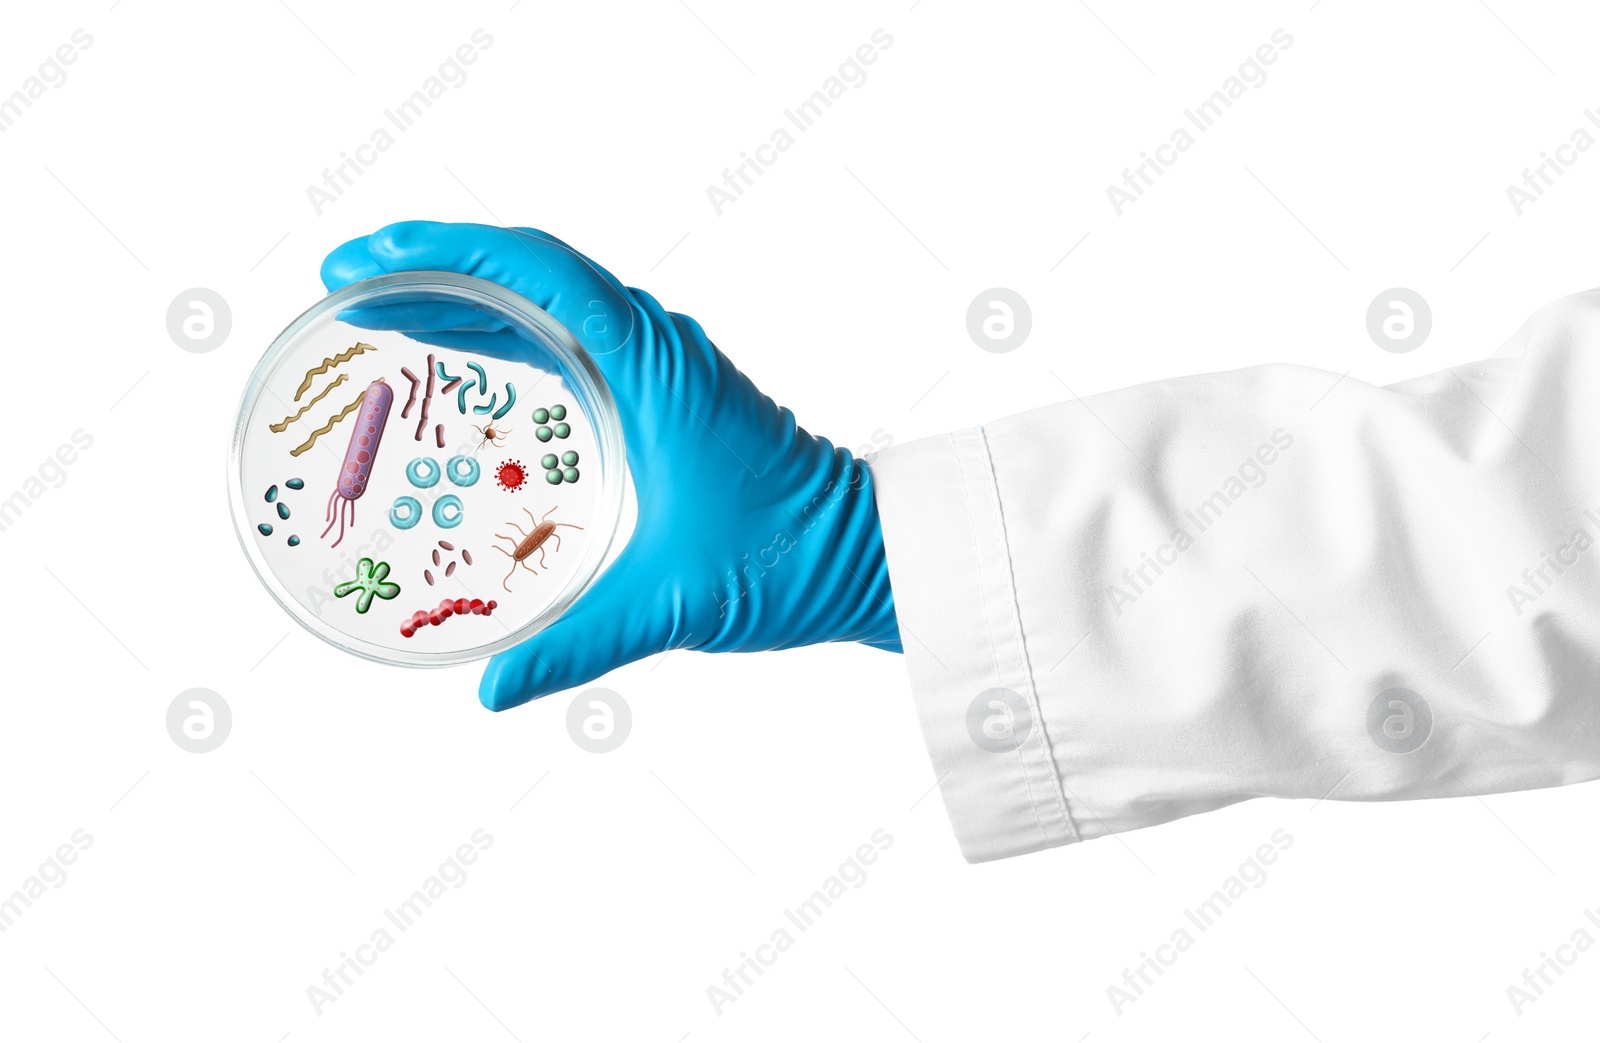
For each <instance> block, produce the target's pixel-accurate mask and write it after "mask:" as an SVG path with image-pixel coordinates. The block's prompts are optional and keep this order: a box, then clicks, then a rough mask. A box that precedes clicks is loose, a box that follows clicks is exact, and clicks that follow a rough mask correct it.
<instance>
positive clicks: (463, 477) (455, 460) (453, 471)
mask: <svg viewBox="0 0 1600 1043" xmlns="http://www.w3.org/2000/svg"><path fill="white" fill-rule="evenodd" d="M462 464H466V471H465V473H457V472H459V471H460V470H461V465H462ZM444 469H445V473H446V474H448V475H449V476H450V480H451V481H452V482H454V483H456V484H457V485H459V486H461V487H462V488H466V487H467V486H469V485H473V484H475V483H476V482H477V481H478V475H479V474H480V473H481V472H480V471H479V469H478V461H477V460H474V459H473V458H472V457H470V456H452V457H451V458H450V462H449V463H447V464H445V465H444Z"/></svg>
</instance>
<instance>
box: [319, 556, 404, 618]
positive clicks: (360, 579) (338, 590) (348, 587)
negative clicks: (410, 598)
mask: <svg viewBox="0 0 1600 1043" xmlns="http://www.w3.org/2000/svg"><path fill="white" fill-rule="evenodd" d="M388 576H389V563H388V562H386V561H380V562H377V563H376V564H374V562H373V560H372V559H371V558H362V559H361V560H360V561H358V562H356V578H355V579H352V580H346V581H345V582H343V583H341V584H339V585H338V586H337V587H334V588H333V596H334V597H336V598H342V597H345V596H346V595H348V594H355V595H356V611H357V612H359V613H361V614H362V615H366V613H367V609H369V608H371V607H372V599H373V598H382V599H383V600H385V601H392V600H394V598H395V597H396V596H397V595H399V593H400V584H398V583H389V582H387V579H388Z"/></svg>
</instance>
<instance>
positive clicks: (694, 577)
mask: <svg viewBox="0 0 1600 1043" xmlns="http://www.w3.org/2000/svg"><path fill="white" fill-rule="evenodd" d="M402 271H447V272H459V273H461V274H464V275H475V276H478V277H479V278H483V279H489V280H491V281H493V282H496V283H499V284H500V285H502V286H504V287H506V288H507V289H510V290H513V291H515V292H516V293H519V294H521V295H522V296H524V297H526V298H528V299H529V300H531V301H532V302H533V303H535V304H537V305H538V306H539V307H541V308H543V309H544V310H545V311H547V312H549V313H550V314H551V315H552V316H554V317H555V319H556V320H557V321H558V322H560V323H561V324H562V325H563V326H565V327H566V328H567V329H568V330H570V331H571V332H572V334H573V336H574V337H576V338H577V339H578V341H579V343H581V344H582V345H583V346H584V347H585V348H586V349H587V350H588V351H589V353H590V355H592V356H593V357H594V360H595V363H596V364H597V365H598V366H599V368H600V371H601V373H603V374H604V376H605V379H606V382H607V384H609V385H610V388H611V393H612V395H613V396H614V397H615V399H616V402H617V408H618V411H619V412H620V413H621V415H622V427H623V435H624V437H625V438H626V440H627V446H628V465H629V467H630V468H631V469H632V472H633V482H634V487H635V489H636V491H637V493H638V500H639V520H638V527H637V528H636V530H635V531H634V533H633V536H632V538H631V539H630V540H629V541H628V545H627V546H626V547H625V548H624V549H623V551H622V553H621V555H620V556H619V557H618V558H617V560H616V561H615V562H614V563H613V564H612V565H611V566H610V567H609V568H608V569H607V570H606V571H605V572H604V573H603V574H602V575H601V576H600V578H599V579H598V580H597V581H596V582H595V584H594V586H593V587H591V588H590V589H589V590H588V591H587V592H586V593H585V594H584V595H583V596H582V597H581V598H580V599H579V600H578V601H577V603H576V604H574V605H573V606H572V608H570V609H569V610H568V611H567V613H566V614H565V615H564V616H562V617H561V618H560V619H559V620H557V621H556V622H555V623H554V624H552V625H551V626H550V627H548V628H547V629H545V630H544V631H542V632H540V633H539V634H537V635H535V636H534V637H533V638H531V639H529V640H528V641H526V642H524V643H523V644H521V645H519V646H517V647H516V648H514V649H512V650H510V651H508V652H504V653H502V654H501V655H498V656H496V657H495V658H494V659H493V660H491V661H490V663H489V666H488V668H487V669H486V670H485V671H484V675H483V681H482V683H481V684H480V685H479V690H478V695H479V698H480V699H481V700H482V702H483V705H485V706H487V707H488V708H489V709H491V710H503V709H506V708H507V707H511V706H518V705H520V704H522V703H525V702H527V701H528V700H530V699H537V698H539V697H540V696H542V695H547V694H549V693H551V692H557V691H561V690H564V689H567V688H573V687H576V686H578V685H582V684H585V683H587V682H588V681H591V680H593V679H594V678H596V677H599V676H600V675H602V674H604V673H606V672H608V671H610V670H612V669H615V668H616V667H619V666H622V665H623V664H625V663H631V662H633V661H634V660H636V659H642V658H644V657H645V656H648V655H653V654H655V653H657V652H664V651H667V650H668V649H673V648H691V649H698V650H700V651H706V652H753V651H760V650H764V649H774V648H792V647H794V646H796V645H808V644H815V643H817V642H821V641H859V642H863V643H865V644H869V645H873V646H875V647H878V648H886V649H891V650H893V651H897V652H898V651H900V634H899V629H898V627H897V625H896V623H895V615H894V595H893V593H892V592H891V590H890V588H889V572H888V567H887V565H886V564H885V560H884V551H883V534H882V530H881V529H880V527H879V524H878V509H877V505H876V503H875V502H874V500H873V490H872V474H871V472H870V471H869V470H868V469H867V466H866V465H865V464H863V463H862V462H861V461H860V460H857V459H855V458H854V457H853V456H851V454H850V453H848V452H847V451H845V450H843V449H838V448H835V447H834V446H833V445H832V444H831V443H829V442H828V441H827V440H826V439H822V438H817V437H815V436H813V435H811V434H809V433H807V432H806V431H805V429H803V428H801V427H800V426H798V425H797V424H796V423H795V418H794V414H793V413H791V412H790V411H789V410H787V409H783V408H780V407H779V406H778V404H777V403H775V402H773V401H772V399H770V398H768V397H767V396H766V395H764V394H762V393H761V392H760V391H759V390H757V389H756V387H755V385H754V384H752V383H751V382H750V379H749V378H748V377H746V376H745V375H744V374H743V373H740V372H739V371H738V369H736V368H735V367H734V365H733V363H732V362H730V361H728V358H727V356H725V355H723V354H722V352H720V351H718V350H717V348H716V346H715V345H714V344H712V343H711V341H710V340H709V339H708V338H707V337H706V335H705V331H704V330H702V329H701V328H700V324H699V323H697V322H695V321H694V320H693V319H691V318H689V317H687V316H684V315H675V314H672V313H670V312H667V311H665V310H664V309H663V308H662V307H661V305H660V304H658V303H656V300H655V298H653V297H651V296H650V295H649V294H647V293H645V292H643V291H642V290H631V289H627V288H625V287H624V286H623V285H622V284H621V283H620V282H618V281H617V279H616V278H615V277H614V276H612V275H611V274H610V273H609V272H607V271H606V270H605V269H603V268H601V267H600V266H599V265H597V264H595V263H593V262H592V261H590V260H589V259H588V258H586V257H584V256H583V255H582V254H580V253H578V252H577V251H576V250H573V249H572V248H571V247H569V246H567V245H566V244H565V243H562V242H561V241H560V240H558V239H556V238H554V237H553V236H550V235H547V234H546V233H544V232H540V231H536V230H534V229H523V228H519V229H510V228H496V227H492V226H489V225H472V224H439V223H435V222H431V221H406V222H402V223H400V224H395V225H390V226H388V227H386V228H382V229H380V230H379V231H377V232H375V233H373V234H372V235H369V236H366V237H363V238H360V239H354V240H351V241H350V242H348V243H345V244H344V245H343V246H341V247H339V248H338V249H337V250H335V251H333V253H331V254H329V255H328V258H327V260H325V261H324V262H323V265H322V280H323V282H324V283H326V284H327V287H328V289H329V290H330V291H331V290H335V289H338V288H339V287H341V286H344V285H346V284H347V283H351V282H355V281H356V280H359V279H366V278H370V277H372V276H375V275H385V274H388V273H391V272H402ZM434 309H435V310H434V311H433V312H432V313H429V311H428V309H427V308H426V307H424V308H421V309H414V308H404V307H397V308H395V309H393V310H391V309H376V313H374V314H363V315H362V316H360V317H359V318H357V319H356V321H358V322H359V323H360V324H362V325H367V326H372V327H377V328H385V329H396V330H404V331H407V332H413V333H415V332H419V331H441V330H463V329H465V330H471V331H474V332H467V333H453V334H451V337H452V338H453V339H452V340H451V342H452V343H455V344H458V345H462V346H466V344H471V346H472V347H473V348H474V349H475V350H481V351H484V352H485V353H488V354H499V355H502V356H503V355H506V354H515V353H517V352H519V351H524V352H525V351H526V350H527V347H528V346H527V345H526V342H524V341H521V340H520V339H518V338H516V337H515V335H513V334H511V333H510V332H509V331H501V332H499V333H496V332H495V328H494V326H493V325H492V324H490V325H485V324H483V323H482V322H481V319H482V316H478V320H480V321H474V319H473V317H472V316H470V315H462V314H460V313H459V312H458V313H456V314H448V312H447V309H443V308H440V307H438V306H434ZM384 312H388V314H383V313H384ZM503 338H510V339H509V340H507V339H503ZM519 346H520V347H519Z"/></svg>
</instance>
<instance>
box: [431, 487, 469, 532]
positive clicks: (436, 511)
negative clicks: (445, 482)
mask: <svg viewBox="0 0 1600 1043" xmlns="http://www.w3.org/2000/svg"><path fill="white" fill-rule="evenodd" d="M447 511H454V512H455V513H454V514H448V513H446V512H447ZM465 515H466V511H465V510H464V509H463V508H462V506H461V497H459V496H457V495H456V494H455V493H445V494H444V495H443V496H441V497H439V498H438V499H437V500H435V501H433V524H435V525H437V526H439V528H441V529H453V528H455V527H456V526H457V525H460V524H461V519H462V518H463V517H464V516H465Z"/></svg>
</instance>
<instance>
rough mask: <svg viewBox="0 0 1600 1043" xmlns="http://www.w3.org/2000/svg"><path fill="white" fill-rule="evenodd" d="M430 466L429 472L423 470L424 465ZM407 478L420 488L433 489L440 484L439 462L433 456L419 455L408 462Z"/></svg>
mask: <svg viewBox="0 0 1600 1043" xmlns="http://www.w3.org/2000/svg"><path fill="white" fill-rule="evenodd" d="M423 464H426V465H427V467H428V470H427V473H426V474H424V473H423V471H422V465H423ZM406 479H407V480H408V481H410V482H411V484H412V485H414V486H416V487H417V488H418V489H432V488H433V487H434V486H436V485H438V484H439V462H438V461H437V460H435V459H433V458H432V457H431V456H419V457H417V458H416V459H415V460H413V461H411V462H410V463H408V464H406Z"/></svg>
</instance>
